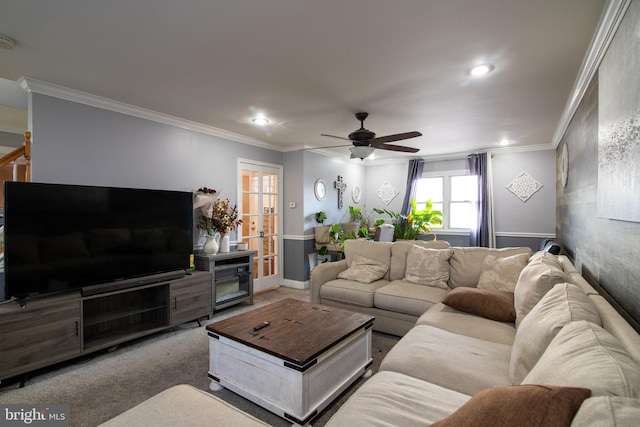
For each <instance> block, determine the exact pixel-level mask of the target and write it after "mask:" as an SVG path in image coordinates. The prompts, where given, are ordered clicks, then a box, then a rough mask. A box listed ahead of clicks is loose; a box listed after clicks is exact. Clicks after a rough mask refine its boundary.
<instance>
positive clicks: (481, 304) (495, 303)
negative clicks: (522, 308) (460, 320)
mask: <svg viewBox="0 0 640 427" xmlns="http://www.w3.org/2000/svg"><path fill="white" fill-rule="evenodd" d="M442 303H443V304H446V305H448V306H449V307H453V308H455V309H458V310H460V311H464V312H467V313H472V314H476V315H478V316H481V317H485V318H487V319H492V320H497V321H499V322H513V321H514V320H516V311H515V309H514V308H513V293H512V292H504V291H497V290H488V289H478V288H466V287H461V288H455V289H452V290H451V292H449V293H448V294H447V296H446V297H445V298H444V300H443V301H442Z"/></svg>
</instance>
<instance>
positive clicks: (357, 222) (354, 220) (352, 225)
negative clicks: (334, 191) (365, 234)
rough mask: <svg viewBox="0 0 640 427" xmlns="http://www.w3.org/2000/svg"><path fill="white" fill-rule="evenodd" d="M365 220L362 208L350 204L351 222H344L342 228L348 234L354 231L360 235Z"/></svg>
mask: <svg viewBox="0 0 640 427" xmlns="http://www.w3.org/2000/svg"><path fill="white" fill-rule="evenodd" d="M362 221H363V215H362V210H361V209H360V208H358V207H356V206H349V222H347V223H344V224H342V228H343V230H344V233H345V234H346V235H350V234H351V233H353V234H354V235H355V237H357V236H358V234H359V231H360V227H361V223H362Z"/></svg>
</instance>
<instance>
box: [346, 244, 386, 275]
mask: <svg viewBox="0 0 640 427" xmlns="http://www.w3.org/2000/svg"><path fill="white" fill-rule="evenodd" d="M344 255H345V258H346V260H347V266H348V267H351V264H353V261H354V260H355V259H356V257H357V256H358V255H360V256H363V257H365V258H368V259H372V260H374V261H377V262H381V263H383V264H385V265H389V263H390V262H391V242H374V241H371V240H360V239H348V240H345V241H344ZM384 279H387V280H388V279H389V274H388V273H387V274H386V275H385V277H384Z"/></svg>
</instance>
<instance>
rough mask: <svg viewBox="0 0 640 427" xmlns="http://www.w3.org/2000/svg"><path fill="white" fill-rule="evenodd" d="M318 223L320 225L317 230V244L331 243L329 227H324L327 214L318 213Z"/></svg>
mask: <svg viewBox="0 0 640 427" xmlns="http://www.w3.org/2000/svg"><path fill="white" fill-rule="evenodd" d="M315 217H316V222H317V223H318V224H320V225H319V226H316V228H315V230H314V231H315V237H316V243H319V244H325V243H329V242H330V241H331V236H330V235H329V228H330V226H329V225H324V222H325V221H326V220H327V214H326V213H325V212H323V211H320V212H316V215H315Z"/></svg>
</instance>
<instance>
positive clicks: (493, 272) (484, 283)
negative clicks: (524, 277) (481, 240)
mask: <svg viewBox="0 0 640 427" xmlns="http://www.w3.org/2000/svg"><path fill="white" fill-rule="evenodd" d="M528 260H529V255H528V254H526V253H525V254H518V255H511V256H507V257H502V258H498V257H496V256H493V255H487V256H486V257H484V261H482V271H481V273H480V278H479V279H478V288H480V289H492V290H496V291H506V292H513V290H514V289H515V288H516V282H517V281H518V276H520V272H521V271H522V269H523V268H524V266H525V265H527V261H528Z"/></svg>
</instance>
